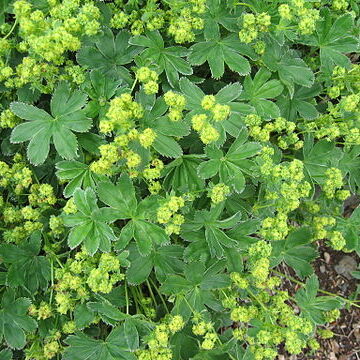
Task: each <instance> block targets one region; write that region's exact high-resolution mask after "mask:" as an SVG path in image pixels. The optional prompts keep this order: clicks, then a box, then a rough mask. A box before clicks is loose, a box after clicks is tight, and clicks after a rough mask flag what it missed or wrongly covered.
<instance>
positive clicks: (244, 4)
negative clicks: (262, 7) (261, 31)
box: [234, 2, 256, 13]
mask: <svg viewBox="0 0 360 360" xmlns="http://www.w3.org/2000/svg"><path fill="white" fill-rule="evenodd" d="M234 5H235V6H236V5H238V6H247V7H248V8H250V9H251V10H252V11H254V12H255V13H256V10H255V8H254V7H253V6H252V5H250V4H247V3H244V2H239V3H235V4H234Z"/></svg>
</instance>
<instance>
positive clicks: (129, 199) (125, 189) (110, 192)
mask: <svg viewBox="0 0 360 360" xmlns="http://www.w3.org/2000/svg"><path fill="white" fill-rule="evenodd" d="M98 195H99V199H100V200H101V201H102V202H103V203H105V204H106V205H108V206H110V207H111V208H113V209H115V210H116V214H117V215H116V218H117V219H129V218H131V217H132V216H133V214H134V212H135V209H136V206H137V200H136V197H135V190H134V186H133V184H132V182H131V179H130V178H129V177H128V176H127V175H122V176H121V177H120V178H119V181H118V183H117V185H114V184H112V183H110V182H102V183H100V184H99V186H98Z"/></svg>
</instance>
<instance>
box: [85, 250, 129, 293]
mask: <svg viewBox="0 0 360 360" xmlns="http://www.w3.org/2000/svg"><path fill="white" fill-rule="evenodd" d="M123 279H124V275H123V274H120V261H119V259H117V258H116V257H115V256H114V255H112V254H109V253H104V254H101V257H100V261H99V265H98V267H97V268H96V269H92V270H91V271H90V274H89V277H88V279H87V281H86V283H87V284H88V286H89V288H90V289H91V290H92V291H93V292H102V293H109V292H110V291H111V290H112V289H113V287H114V284H115V283H117V282H118V281H120V280H123Z"/></svg>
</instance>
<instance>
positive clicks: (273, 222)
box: [260, 213, 289, 240]
mask: <svg viewBox="0 0 360 360" xmlns="http://www.w3.org/2000/svg"><path fill="white" fill-rule="evenodd" d="M287 220H288V218H287V216H286V214H283V213H278V214H277V215H276V216H275V217H267V218H265V219H264V220H263V221H262V223H261V230H260V234H261V236H263V237H264V238H265V239H269V240H283V239H285V237H286V236H287V234H288V232H289V227H288V225H287Z"/></svg>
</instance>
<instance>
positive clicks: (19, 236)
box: [0, 198, 43, 243]
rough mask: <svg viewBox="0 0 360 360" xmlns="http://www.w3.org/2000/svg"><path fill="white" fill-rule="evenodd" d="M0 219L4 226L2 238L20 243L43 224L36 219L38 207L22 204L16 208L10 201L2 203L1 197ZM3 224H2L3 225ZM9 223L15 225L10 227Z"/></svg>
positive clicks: (38, 211) (38, 213) (37, 217)
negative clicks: (0, 214)
mask: <svg viewBox="0 0 360 360" xmlns="http://www.w3.org/2000/svg"><path fill="white" fill-rule="evenodd" d="M0 205H1V207H2V219H1V220H2V221H3V222H4V225H5V226H6V230H5V231H4V232H3V239H4V241H6V242H14V243H20V242H21V241H23V240H24V239H26V238H27V237H28V236H29V235H31V234H32V233H33V232H34V231H36V230H41V229H42V227H43V224H42V223H41V222H40V221H38V220H39V218H40V215H41V212H40V210H39V209H33V208H32V207H31V206H24V207H23V208H21V209H16V208H15V207H13V206H12V204H10V203H4V201H3V199H2V198H1V204H0ZM4 225H2V226H3V227H4ZM11 225H15V226H14V227H11Z"/></svg>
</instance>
